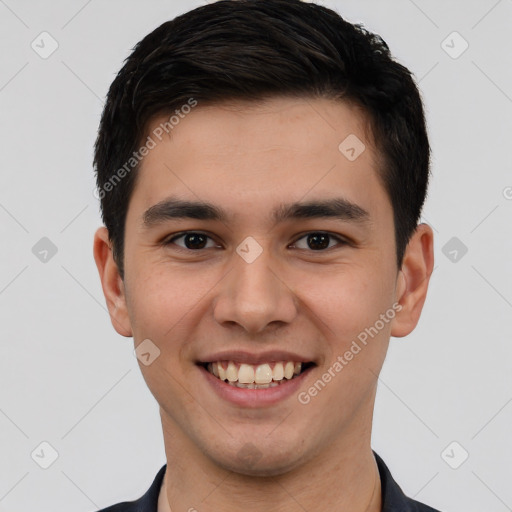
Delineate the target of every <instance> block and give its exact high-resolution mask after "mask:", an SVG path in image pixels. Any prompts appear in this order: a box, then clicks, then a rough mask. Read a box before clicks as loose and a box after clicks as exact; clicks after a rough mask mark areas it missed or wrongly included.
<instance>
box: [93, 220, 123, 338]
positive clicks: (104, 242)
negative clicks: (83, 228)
mask: <svg viewBox="0 0 512 512" xmlns="http://www.w3.org/2000/svg"><path fill="white" fill-rule="evenodd" d="M93 252H94V260H95V261H96V266H97V267H98V272H99V274H100V279H101V286H102V288H103V295H105V300H106V302H107V308H108V312H109V315H110V321H111V322H112V325H113V326H114V329H115V330H116V331H117V332H118V333H119V334H120V335H121V336H125V337H127V338H128V337H131V336H133V333H132V328H131V323H130V317H129V315H128V308H127V307H126V295H125V289H124V283H123V280H122V279H121V276H120V275H119V269H118V267H117V264H116V262H115V261H114V257H113V254H112V248H111V243H110V240H109V237H108V230H107V228H106V227H105V226H102V227H100V228H98V229H97V231H96V233H95V235H94V248H93Z"/></svg>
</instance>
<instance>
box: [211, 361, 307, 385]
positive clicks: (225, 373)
mask: <svg viewBox="0 0 512 512" xmlns="http://www.w3.org/2000/svg"><path fill="white" fill-rule="evenodd" d="M272 364H273V365H274V367H273V368H272V367H271V365H272ZM208 370H209V371H210V372H211V373H213V375H215V376H216V377H219V379H221V380H228V381H229V382H239V383H240V384H252V383H255V384H269V383H270V382H272V381H273V380H274V381H280V380H283V378H285V379H291V378H293V376H294V375H298V374H299V373H300V372H301V370H302V363H295V362H293V361H287V362H279V363H263V364H258V365H252V364H245V363H242V364H240V365H238V364H237V363H234V362H233V361H229V362H228V364H227V367H226V368H224V366H223V363H222V362H221V361H215V362H213V363H209V364H208Z"/></svg>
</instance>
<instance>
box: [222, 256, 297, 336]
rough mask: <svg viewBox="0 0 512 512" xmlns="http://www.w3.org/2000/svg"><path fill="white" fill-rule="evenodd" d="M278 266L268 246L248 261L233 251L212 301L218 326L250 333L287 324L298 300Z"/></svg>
mask: <svg viewBox="0 0 512 512" xmlns="http://www.w3.org/2000/svg"><path fill="white" fill-rule="evenodd" d="M280 268H281V267H280V266H279V265H278V264H277V262H276V261H275V260H273V259H272V257H271V254H270V251H269V250H268V249H264V250H263V252H262V253H261V254H260V255H259V256H258V257H257V258H256V260H254V261H253V262H252V263H248V262H247V261H245V260H244V259H243V258H241V257H240V256H239V255H238V254H237V253H234V255H233V269H232V270H231V271H230V272H228V274H227V275H226V277H225V278H224V279H223V280H222V281H221V282H220V283H219V286H220V291H219V293H218V295H217V297H216V299H215V300H214V318H215V320H216V321H217V322H218V323H219V324H221V325H223V324H233V323H235V324H238V325H239V326H241V327H242V328H243V329H244V330H245V331H246V332H247V333H251V334H257V333H260V332H262V331H264V330H265V329H266V328H267V326H268V325H270V324H272V323H275V324H276V326H277V324H289V323H291V322H292V321H293V319H294V318H295V317H296V315H297V306H298V299H297V297H296V295H295V293H294V292H293V290H292V289H291V283H287V282H286V277H285V276H284V275H283V272H280V270H279V269H280Z"/></svg>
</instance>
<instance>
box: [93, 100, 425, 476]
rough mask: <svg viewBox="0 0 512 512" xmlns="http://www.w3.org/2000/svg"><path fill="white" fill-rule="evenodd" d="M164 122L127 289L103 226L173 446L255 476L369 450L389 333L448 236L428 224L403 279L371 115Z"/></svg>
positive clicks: (267, 105) (319, 112)
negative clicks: (438, 238) (168, 125)
mask: <svg viewBox="0 0 512 512" xmlns="http://www.w3.org/2000/svg"><path fill="white" fill-rule="evenodd" d="M166 120H168V117H161V118H158V119H155V120H154V121H153V123H152V125H151V126H150V128H149V134H150V136H151V137H152V138H153V139H154V141H155V142H156V145H155V147H153V148H152V149H151V150H150V151H149V152H148V154H147V156H145V158H144V160H143V162H142V165H141V168H140V170H139V175H138V179H137V183H136V187H135V190H134V192H133V196H132V198H131V200H130V204H129V209H128V213H127V218H126V232H125V257H124V263H125V280H124V282H123V281H121V279H120V278H119V275H118V274H117V267H116V266H115V264H114V263H113V260H112V255H111V252H110V250H109V249H108V245H107V243H106V233H105V228H100V230H98V232H97V234H96V239H95V257H96V262H97V264H98V268H99V269H100V274H101V276H102V283H103V289H104V292H105V295H106V297H107V303H108V305H109V311H110V313H111V316H112V321H113V324H114V326H115V328H116V329H117V331H118V332H119V333H120V334H122V335H124V336H133V338H134V341H135V346H136V347H137V346H139V344H140V343H142V342H143V340H150V341H144V343H145V344H146V345H141V347H145V348H144V351H143V352H145V353H149V354H150V355H149V356H148V355H146V356H145V357H146V361H145V363H148V362H150V364H144V362H143V361H139V365H140V368H141V371H142V373H143V376H144V378H145V380H146V382H147V385H148V386H149V388H150V390H151V392H152V394H153V395H154V397H155V398H156V400H157V401H158V403H159V405H160V411H161V416H162V422H163V427H164V436H166V437H167V438H168V439H169V440H171V439H173V440H174V442H176V443H178V441H179V446H180V449H181V450H182V451H183V452H185V453H186V454H187V456H188V457H193V458H196V459H198V460H199V459H201V458H202V459H204V462H205V463H207V464H214V465H216V466H219V467H222V468H224V469H229V470H232V471H236V472H239V473H243V474H254V475H273V474H280V473H284V472H286V471H291V470H293V469H294V468H297V467H300V466H301V465H304V464H307V463H308V462H311V461H313V460H322V458H326V457H328V456H329V454H330V453H332V450H333V447H335V446H336V447H338V448H339V449H349V447H350V446H354V443H355V444H356V445H357V444H358V443H360V442H361V440H362V439H364V440H365V441H367V442H368V443H369V437H370V431H371V418H372V411H373V404H374V398H375V389H376V382H377V375H378V373H379V371H380V369H381V366H382V364H383V362H384V358H385V354H386V350H387V347H388V343H389V338H390V335H393V336H404V335H406V334H408V333H409V332H410V331H411V330H412V329H413V328H414V326H415V325H416V322H417V320H418V318H419V314H420V311H421V307H422V305H423V301H424V298H425V293H426V286H427V283H428V277H429V275H430V272H431V269H432V258H431V253H432V244H431V231H430V230H429V228H428V227H423V226H424V225H422V227H421V229H420V230H418V232H417V233H416V234H415V236H414V237H413V239H412V241H411V243H410V247H409V248H408V252H406V257H405V259H404V266H403V267H402V269H401V270H400V271H399V270H398V269H397V267H396V247H395V238H394V225H393V210H392V206H391V203H390V201H389V198H388V196H387V194H386V192H385V190H384V188H383V186H382V184H381V182H380V180H379V177H378V173H377V170H378V163H377V154H376V152H375V150H374V148H373V146H372V143H371V140H369V139H368V138H367V136H366V133H367V131H366V129H365V122H364V121H365V118H364V115H363V113H362V112H361V111H360V110H359V109H358V108H356V107H355V106H351V105H348V104H345V103H338V102H336V103H335V102H333V101H331V100H323V99H308V100H299V99H282V98H281V99H272V100H268V101H266V102H264V103H258V104H257V105H256V104H252V105H250V104H243V103H240V104H229V105H228V104H226V105H217V106H208V107H207V106H201V105H200V104H199V105H198V106H196V107H195V108H194V109H193V110H192V111H191V112H190V113H189V114H188V115H186V116H184V117H183V118H180V121H179V124H177V125H175V126H174V128H173V129H172V131H171V133H170V136H168V135H165V132H164V136H162V137H161V139H162V140H159V139H158V137H155V136H154V133H160V131H161V130H160V131H158V126H159V125H160V124H161V123H163V122H165V121H166ZM155 130H157V131H156V132H155ZM151 134H153V135H151ZM354 136H355V137H357V138H358V139H359V142H358V141H357V139H355V138H354ZM347 137H351V138H350V139H348V142H350V143H345V145H344V144H342V146H341V149H340V148H339V146H340V143H342V142H343V141H344V140H345V139H346V138H347ZM361 143H363V144H364V150H363V151H362V152H360V151H361V149H363V146H362V145H361ZM347 144H348V147H347ZM351 148H354V151H352V150H351ZM359 153H360V154H359ZM354 156H355V157H356V158H355V159H354ZM184 202H189V203H194V204H188V205H185V204H184ZM196 203H197V204H196ZM315 205H316V206H315ZM429 269H430V271H429ZM155 356H157V357H156V358H155V359H154V360H153V358H154V357H155ZM141 359H142V358H141ZM209 363H212V364H211V365H209ZM219 363H220V365H221V366H222V369H219V366H218V364H219ZM297 363H301V364H297ZM287 367H288V368H287ZM212 372H213V373H212ZM223 372H225V373H226V374H224V373H223ZM283 372H284V373H285V375H284V376H283V375H282V374H283ZM286 372H288V373H286ZM297 372H300V373H297ZM215 374H216V375H215ZM292 375H293V378H292ZM221 377H224V379H225V380H221ZM237 379H238V380H237ZM270 379H272V380H270ZM229 380H231V381H233V384H234V385H233V384H230V383H229V382H228V381H229ZM254 380H256V384H254V383H253V384H251V383H252V382H254ZM269 381H270V382H269ZM237 383H238V384H240V385H241V386H242V387H239V386H238V385H237ZM338 453H339V452H338Z"/></svg>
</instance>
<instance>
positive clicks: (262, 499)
mask: <svg viewBox="0 0 512 512" xmlns="http://www.w3.org/2000/svg"><path fill="white" fill-rule="evenodd" d="M162 422H163V426H164V441H165V449H166V456H167V470H166V473H165V477H164V481H163V483H162V490H161V493H160V498H159V507H158V512H176V511H179V510H187V511H191V512H193V511H194V510H196V511H197V510H199V511H201V512H213V511H218V510H223V511H225V512H238V511H240V510H244V511H247V512H267V511H268V510H272V511H275V512H295V511H297V512H304V510H318V511H327V510H333V509H334V510H350V511H351V512H381V509H382V498H381V482H380V477H379V471H378V466H377V463H376V460H375V457H374V456H373V452H372V450H371V446H370V437H371V429H369V430H368V431H366V432H361V431H360V432H358V434H357V436H352V437H353V438H350V439H348V438H345V439H344V441H341V442H340V441H338V442H337V443H335V444H331V445H330V446H329V449H328V450H326V453H321V454H318V455H317V456H316V457H315V458H313V459H312V460H310V461H308V462H307V463H306V464H303V465H302V466H300V467H299V468H295V469H294V470H292V471H289V472H287V473H285V474H282V475H277V476H271V477H255V476H248V475H243V474H240V473H234V472H232V471H228V470H225V469H223V468H221V467H219V466H218V465H217V464H215V463H214V462H213V461H212V460H211V459H210V458H208V457H206V456H205V455H204V454H203V453H197V452H196V450H195V446H194V445H193V443H191V441H190V439H188V438H187V437H186V436H180V435H177V434H178V431H177V430H176V429H174V428H169V427H174V425H173V424H172V422H171V421H170V420H169V419H168V418H167V419H165V416H164V415H162ZM171 424H172V425H171Z"/></svg>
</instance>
